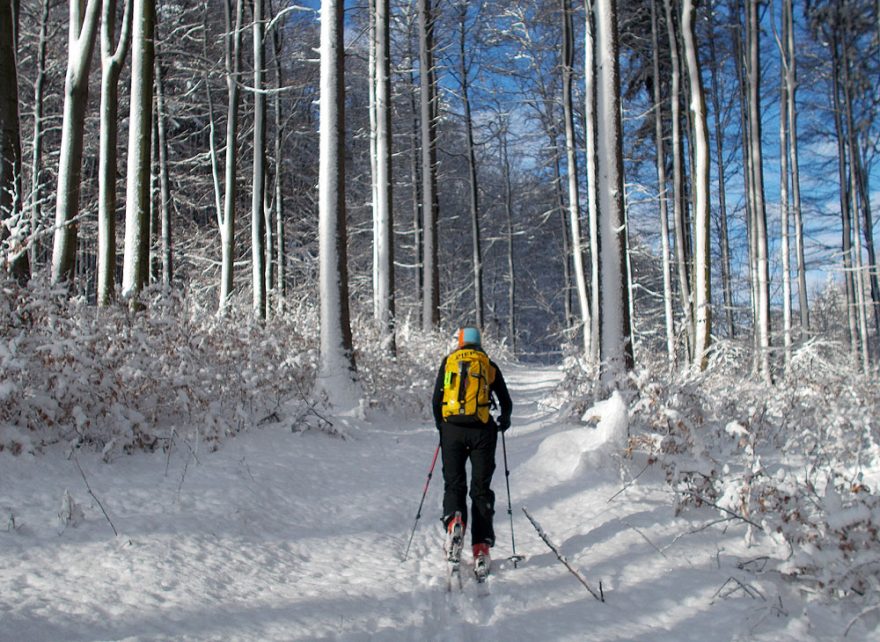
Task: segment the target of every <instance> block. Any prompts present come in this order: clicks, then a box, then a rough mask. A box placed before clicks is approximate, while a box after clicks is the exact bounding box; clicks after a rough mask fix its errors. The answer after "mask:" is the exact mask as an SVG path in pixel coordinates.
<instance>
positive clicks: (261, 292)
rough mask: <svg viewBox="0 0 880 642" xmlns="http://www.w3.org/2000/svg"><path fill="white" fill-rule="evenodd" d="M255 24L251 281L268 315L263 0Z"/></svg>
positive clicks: (259, 312)
mask: <svg viewBox="0 0 880 642" xmlns="http://www.w3.org/2000/svg"><path fill="white" fill-rule="evenodd" d="M253 13H254V24H253V29H252V31H251V33H252V35H253V53H254V139H253V141H254V150H253V151H254V158H253V172H252V176H253V189H252V192H251V284H252V287H253V312H254V314H255V315H256V316H257V317H258V318H260V319H265V318H266V263H267V259H268V257H267V256H266V244H265V239H266V231H267V228H268V226H267V225H266V215H265V211H264V209H263V208H264V205H265V194H266V94H265V93H264V92H263V74H264V71H265V63H264V58H265V55H264V54H265V50H266V48H265V47H264V45H263V36H264V33H265V31H266V29H265V26H264V25H263V0H253Z"/></svg>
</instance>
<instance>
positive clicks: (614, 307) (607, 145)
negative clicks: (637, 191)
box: [596, 0, 633, 385]
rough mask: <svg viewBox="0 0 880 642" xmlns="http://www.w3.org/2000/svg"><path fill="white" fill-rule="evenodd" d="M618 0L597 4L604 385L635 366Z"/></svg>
mask: <svg viewBox="0 0 880 642" xmlns="http://www.w3.org/2000/svg"><path fill="white" fill-rule="evenodd" d="M618 56H619V48H618V38H617V2H616V0H598V1H597V2H596V60H597V63H598V70H597V71H598V74H597V76H598V95H597V100H596V116H597V119H596V120H597V122H598V123H601V127H598V131H597V145H596V151H597V157H598V159H599V167H598V177H599V215H600V217H601V220H600V225H599V234H600V238H599V257H600V263H599V264H600V266H601V271H602V274H601V279H600V294H601V305H602V323H601V328H602V330H601V343H600V345H601V359H602V361H601V377H602V380H603V381H604V382H605V383H606V385H611V384H612V383H613V382H617V383H618V384H622V381H623V378H624V377H625V376H626V372H627V371H629V370H631V369H632V367H633V350H632V333H631V326H630V311H629V310H630V307H629V269H628V262H627V257H626V254H627V248H626V246H627V242H626V235H627V232H626V219H625V214H624V192H623V126H622V122H621V114H620V71H619V60H618Z"/></svg>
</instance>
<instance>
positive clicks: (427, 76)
mask: <svg viewBox="0 0 880 642" xmlns="http://www.w3.org/2000/svg"><path fill="white" fill-rule="evenodd" d="M418 12H419V89H420V94H419V95H420V99H419V100H420V112H419V113H420V124H421V136H420V138H421V147H422V159H421V175H422V217H423V220H424V224H423V226H422V230H423V241H424V251H423V263H424V268H423V273H422V274H423V279H424V281H423V284H422V297H423V298H422V301H423V306H422V328H423V329H425V330H427V331H430V330H433V329H434V328H435V327H436V326H437V325H438V324H439V323H440V270H439V265H438V246H437V216H438V210H439V207H438V201H437V174H436V171H437V133H436V128H437V79H436V70H435V69H434V16H433V13H432V8H431V0H418Z"/></svg>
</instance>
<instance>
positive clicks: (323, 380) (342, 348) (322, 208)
mask: <svg viewBox="0 0 880 642" xmlns="http://www.w3.org/2000/svg"><path fill="white" fill-rule="evenodd" d="M343 47H344V42H343V2H342V0H321V50H320V51H321V90H320V91H321V93H320V124H319V127H320V162H319V169H318V172H319V176H318V233H319V253H320V264H319V277H318V280H319V288H320V298H321V350H320V355H321V358H320V368H319V373H318V379H319V383H318V385H319V387H320V388H321V389H322V390H323V391H324V392H325V393H326V394H327V395H328V397H329V399H330V401H331V403H333V404H334V405H338V406H347V405H349V404H351V403H352V402H356V399H354V396H353V394H354V391H355V386H354V367H355V365H354V351H353V346H352V337H351V323H350V318H349V302H348V259H347V256H348V255H347V245H348V238H347V236H348V235H347V231H346V210H345V59H344V49H343Z"/></svg>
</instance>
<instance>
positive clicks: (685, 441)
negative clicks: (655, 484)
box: [629, 341, 880, 594]
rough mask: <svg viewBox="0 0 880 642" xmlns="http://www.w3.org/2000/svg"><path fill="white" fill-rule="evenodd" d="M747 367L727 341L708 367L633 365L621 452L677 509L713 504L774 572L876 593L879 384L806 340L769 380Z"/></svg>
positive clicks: (831, 587)
mask: <svg viewBox="0 0 880 642" xmlns="http://www.w3.org/2000/svg"><path fill="white" fill-rule="evenodd" d="M750 366H751V359H750V358H749V348H748V346H743V345H738V344H736V343H731V342H725V343H719V344H717V345H716V346H715V347H714V352H713V358H712V361H711V364H710V366H709V368H708V370H707V371H706V372H705V373H702V374H698V375H697V374H688V375H682V376H674V377H671V376H668V375H666V374H665V369H657V370H654V371H651V370H647V369H646V370H641V371H639V372H638V374H637V375H636V376H634V378H633V381H634V382H635V384H636V387H637V388H638V391H639V395H638V400H637V401H636V402H635V403H634V404H633V405H632V407H631V410H630V413H631V419H632V421H631V437H630V442H629V451H630V452H633V451H641V452H643V453H645V454H646V455H647V456H648V458H649V461H655V462H657V463H658V464H659V465H660V466H661V467H662V469H663V470H664V471H665V473H666V476H667V480H668V482H669V483H670V485H671V486H672V487H673V488H674V490H675V491H676V510H679V511H681V510H686V509H687V508H688V507H689V506H707V505H708V506H712V507H714V508H716V509H717V510H718V511H719V512H720V516H722V517H725V518H729V519H731V520H733V521H737V522H739V523H741V524H743V525H744V526H745V527H746V538H747V541H749V542H750V543H757V542H759V541H760V540H761V538H765V539H764V540H763V541H764V542H765V543H768V544H770V545H771V548H773V550H775V551H776V557H775V560H773V563H772V568H774V569H775V570H777V571H778V572H780V573H783V574H785V575H787V576H789V577H792V578H796V579H798V580H799V581H801V582H802V583H803V584H804V586H810V587H813V588H815V589H817V590H825V591H832V592H834V593H837V594H849V593H851V592H857V593H860V594H861V593H864V592H865V591H866V590H868V589H869V588H874V589H876V588H880V540H878V537H877V535H878V529H880V497H878V490H880V447H878V440H880V425H878V420H877V417H880V394H878V391H877V386H876V382H875V381H873V380H870V379H869V378H866V377H864V376H862V375H860V374H859V373H858V372H857V371H856V370H855V369H854V368H853V367H852V364H851V360H850V359H849V356H848V354H847V352H846V349H845V348H844V347H842V346H841V345H839V344H834V343H827V342H816V341H812V342H811V341H808V342H806V343H804V344H803V345H802V346H801V347H800V348H799V349H798V350H797V352H796V353H795V354H794V358H793V362H792V366H791V368H790V370H789V373H788V378H787V379H784V380H780V381H778V382H777V383H775V384H774V385H767V384H764V383H761V382H759V381H757V380H755V379H754V378H753V377H752V376H751V371H750ZM658 372H660V373H664V374H657V373H658Z"/></svg>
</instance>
